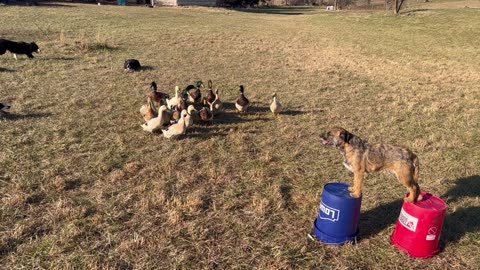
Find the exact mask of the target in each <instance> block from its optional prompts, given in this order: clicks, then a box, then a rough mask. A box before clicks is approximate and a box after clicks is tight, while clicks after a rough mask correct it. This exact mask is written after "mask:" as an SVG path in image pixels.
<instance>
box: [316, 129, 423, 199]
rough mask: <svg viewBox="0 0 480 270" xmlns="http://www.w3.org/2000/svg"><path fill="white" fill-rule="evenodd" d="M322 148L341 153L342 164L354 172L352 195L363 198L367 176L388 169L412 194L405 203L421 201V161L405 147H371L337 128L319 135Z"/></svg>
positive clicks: (375, 145) (385, 145)
mask: <svg viewBox="0 0 480 270" xmlns="http://www.w3.org/2000/svg"><path fill="white" fill-rule="evenodd" d="M320 138H321V140H322V144H323V145H327V146H332V147H335V148H337V149H338V150H340V153H342V155H343V158H344V162H343V165H344V166H345V167H346V168H347V169H348V170H349V171H351V172H353V175H354V178H353V187H351V188H349V191H350V195H351V196H352V197H354V198H358V197H360V196H361V195H362V187H363V178H364V176H365V173H371V172H377V171H381V170H386V171H389V172H392V173H393V174H395V176H396V177H397V179H398V181H400V183H402V184H403V185H404V186H405V187H407V189H408V190H409V191H410V194H409V195H408V197H407V198H405V201H407V202H416V201H421V200H422V195H420V187H419V186H418V170H419V164H418V158H417V156H416V155H415V154H414V153H413V152H412V151H410V150H408V149H407V148H405V147H401V146H395V145H390V144H368V143H366V142H363V141H362V140H361V139H360V138H359V137H357V136H355V135H353V134H352V133H350V132H348V131H347V130H345V129H343V128H339V127H334V128H332V129H330V130H328V131H326V132H325V133H324V134H322V135H320Z"/></svg>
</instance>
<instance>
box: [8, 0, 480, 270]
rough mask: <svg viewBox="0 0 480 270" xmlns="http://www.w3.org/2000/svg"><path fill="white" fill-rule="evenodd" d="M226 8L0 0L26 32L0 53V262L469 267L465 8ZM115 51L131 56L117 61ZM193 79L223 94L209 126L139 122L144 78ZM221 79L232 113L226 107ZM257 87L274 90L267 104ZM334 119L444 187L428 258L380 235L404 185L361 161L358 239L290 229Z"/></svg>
mask: <svg viewBox="0 0 480 270" xmlns="http://www.w3.org/2000/svg"><path fill="white" fill-rule="evenodd" d="M244 11H245V12H243V11H233V10H224V9H206V8H155V9H147V8H144V7H117V6H101V7H98V6H93V5H68V6H67V7H41V6H40V7H2V21H9V22H13V23H9V24H3V23H2V24H1V25H0V33H1V34H2V37H3V38H10V39H14V40H31V39H34V40H35V41H37V43H38V44H39V45H40V47H41V49H42V53H41V54H39V55H38V56H37V57H36V59H35V60H28V59H23V58H22V59H20V60H18V61H15V60H14V59H13V58H12V57H11V55H10V54H8V53H7V54H6V55H3V56H0V78H1V80H0V89H1V93H0V102H4V103H9V104H10V105H12V107H13V108H12V112H13V115H12V116H11V117H8V118H2V119H0V126H1V130H2V132H1V133H0V145H1V147H0V195H1V211H0V217H1V218H0V256H1V264H2V266H3V267H5V268H7V269H12V268H27V269H31V268H47V269H50V268H52V269H55V268H57V269H73V268H80V269H95V268H116V269H131V268H135V269H158V268H195V269H196V268H221V269H225V268H261V269H266V268H267V269H281V268H285V269H288V268H334V269H392V268H401V269H414V268H416V269H418V268H424V269H475V268H476V267H478V265H479V264H480V258H479V256H478V254H479V253H480V249H479V241H480V232H479V229H480V228H479V225H478V224H480V219H479V216H480V201H479V195H480V194H479V192H480V187H479V183H480V176H479V174H480V172H479V166H480V162H479V160H480V147H479V142H480V136H479V133H478V130H479V128H480V126H479V123H480V121H479V120H480V119H479V116H480V109H479V108H480V106H479V105H480V104H479V103H480V102H479V100H480V95H479V92H478V85H480V75H479V74H480V66H479V65H478V63H480V53H479V48H478V45H477V43H478V40H477V37H478V36H479V34H480V30H479V29H480V22H479V21H478V15H479V14H478V11H476V10H472V9H462V10H431V11H429V12H428V13H426V12H423V13H418V12H411V13H410V15H409V16H397V17H395V16H393V15H392V14H390V12H389V13H382V12H380V13H377V12H375V13H372V12H335V13H327V12H322V11H318V10H315V9H287V11H285V10H284V9H282V10H280V11H279V10H275V9H273V10H272V9H271V10H268V9H267V10H260V11H261V12H260V13H258V11H257V10H253V11H255V12H257V13H254V12H251V11H252V10H244ZM281 13H291V14H292V13H293V14H298V13H300V14H299V15H289V16H285V15H282V14H281ZM85 18H90V19H88V20H87V19H85ZM31 20H35V21H36V23H37V24H38V26H39V27H40V28H37V27H36V26H34V25H31V24H30V23H29V21H31ZM62 31H64V36H65V46H59V45H62V41H61V40H59V36H60V33H62ZM82 33H83V34H82ZM82 35H83V37H84V38H83V40H87V41H88V42H84V43H85V44H87V45H86V48H88V49H86V50H78V49H77V47H76V45H75V43H74V40H75V39H77V38H78V37H82ZM80 40H82V38H80ZM59 42H60V44H59ZM96 43H100V44H102V43H103V44H107V45H108V48H112V49H103V48H99V47H98V46H89V45H91V44H96ZM132 57H133V58H137V59H139V60H140V61H141V63H142V65H143V66H147V67H149V68H147V69H146V70H144V71H142V72H138V73H130V74H125V73H124V72H123V69H122V65H123V61H124V60H125V59H128V58H132ZM197 79H202V80H204V81H206V80H208V79H212V80H213V81H214V84H215V87H218V88H219V89H220V94H221V97H222V100H224V101H228V102H229V103H228V104H226V105H227V111H226V113H225V114H224V115H223V116H222V117H220V118H219V119H216V120H215V124H214V125H213V126H210V127H204V126H195V127H194V128H193V129H192V130H190V134H189V135H188V136H186V137H185V138H183V139H182V140H178V141H170V140H165V139H163V138H162V137H161V136H154V135H152V134H148V133H145V132H143V131H142V130H141V128H140V127H139V124H140V123H141V122H142V119H141V116H140V114H139V113H138V108H139V107H140V105H141V104H142V103H143V102H145V100H144V93H145V91H147V90H148V86H149V83H150V82H151V81H152V80H155V81H156V82H157V83H158V85H159V86H160V90H163V91H168V92H170V93H172V92H173V89H174V86H175V85H176V84H179V85H181V86H185V85H186V84H187V83H191V82H192V81H194V80H197ZM239 84H244V85H245V86H246V94H247V96H248V97H249V98H250V99H251V100H252V101H254V111H253V112H252V113H250V114H248V115H238V114H236V113H234V112H233V102H234V101H235V99H236V97H237V94H238V93H237V89H238V88H237V87H238V85H239ZM274 91H275V92H277V94H278V96H279V98H280V100H281V101H282V103H283V104H284V106H285V107H287V108H288V112H287V113H285V114H284V115H282V116H281V117H278V118H274V117H273V116H271V115H270V114H269V113H268V112H266V111H267V110H268V104H269V102H270V97H271V93H272V92H274ZM332 125H338V126H343V127H345V128H347V129H349V130H351V131H352V132H354V133H355V134H357V135H359V136H360V137H362V138H365V139H368V140H369V141H371V142H386V143H397V144H403V145H405V146H407V147H409V148H411V149H412V150H413V151H414V152H416V153H417V154H418V156H419V157H420V161H421V187H422V188H423V189H424V190H425V191H429V192H431V193H434V194H436V195H439V196H441V197H442V198H443V199H445V200H446V201H447V202H448V203H449V205H450V207H449V210H448V215H447V218H446V221H445V228H444V231H443V234H442V247H443V248H442V252H441V253H440V254H439V255H438V256H435V257H434V258H433V259H431V260H428V261H424V260H415V259H411V258H408V257H407V256H406V255H405V254H403V253H401V252H399V251H397V250H396V249H395V248H393V247H392V246H391V245H390V244H389V237H390V235H391V233H392V230H393V229H394V226H395V220H396V218H397V217H398V214H399V211H400V207H401V198H402V197H403V194H404V192H405V190H404V188H403V187H402V186H401V185H400V184H399V183H397V182H396V180H395V179H394V177H392V176H389V175H382V174H375V175H370V176H368V177H367V179H366V189H365V194H364V199H363V205H362V217H361V221H360V230H361V234H360V237H361V239H360V241H359V243H358V244H357V245H347V246H344V247H330V246H325V245H322V244H319V243H314V242H312V241H311V240H309V239H308V238H307V236H306V235H307V233H309V232H310V231H311V229H312V224H313V220H314V219H315V217H316V215H317V211H318V204H319V199H320V194H321V192H322V186H323V185H324V184H325V183H327V182H331V181H341V182H351V181H352V179H351V177H350V176H349V175H348V173H347V172H346V171H345V170H344V169H343V167H342V166H341V164H340V159H341V157H340V156H339V154H338V153H336V152H335V151H330V150H328V149H324V148H322V147H321V145H320V143H319V141H318V134H319V133H320V132H321V131H322V130H324V129H325V128H327V127H330V126H332Z"/></svg>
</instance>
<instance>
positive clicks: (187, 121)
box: [185, 105, 197, 128]
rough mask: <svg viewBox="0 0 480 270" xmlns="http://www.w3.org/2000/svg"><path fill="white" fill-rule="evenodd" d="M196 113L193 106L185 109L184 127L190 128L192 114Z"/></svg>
mask: <svg viewBox="0 0 480 270" xmlns="http://www.w3.org/2000/svg"><path fill="white" fill-rule="evenodd" d="M194 111H197V110H196V109H195V107H193V105H189V106H188V108H187V116H185V127H187V128H188V127H191V126H192V125H193V117H192V112H194Z"/></svg>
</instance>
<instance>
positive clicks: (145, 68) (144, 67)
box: [141, 66, 155, 71]
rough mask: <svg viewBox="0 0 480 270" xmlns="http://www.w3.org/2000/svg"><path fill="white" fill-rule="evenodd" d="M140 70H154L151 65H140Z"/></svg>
mask: <svg viewBox="0 0 480 270" xmlns="http://www.w3.org/2000/svg"><path fill="white" fill-rule="evenodd" d="M141 70H145V71H146V70H155V68H153V67H152V66H142V69H141Z"/></svg>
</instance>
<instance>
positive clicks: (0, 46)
mask: <svg viewBox="0 0 480 270" xmlns="http://www.w3.org/2000/svg"><path fill="white" fill-rule="evenodd" d="M6 51H9V52H11V53H13V57H14V58H15V60H17V54H26V55H27V56H28V58H33V54H32V53H39V52H40V49H39V48H38V45H37V44H35V42H32V43H26V42H15V41H11V40H6V39H0V55H2V54H4V53H5V52H6Z"/></svg>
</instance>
